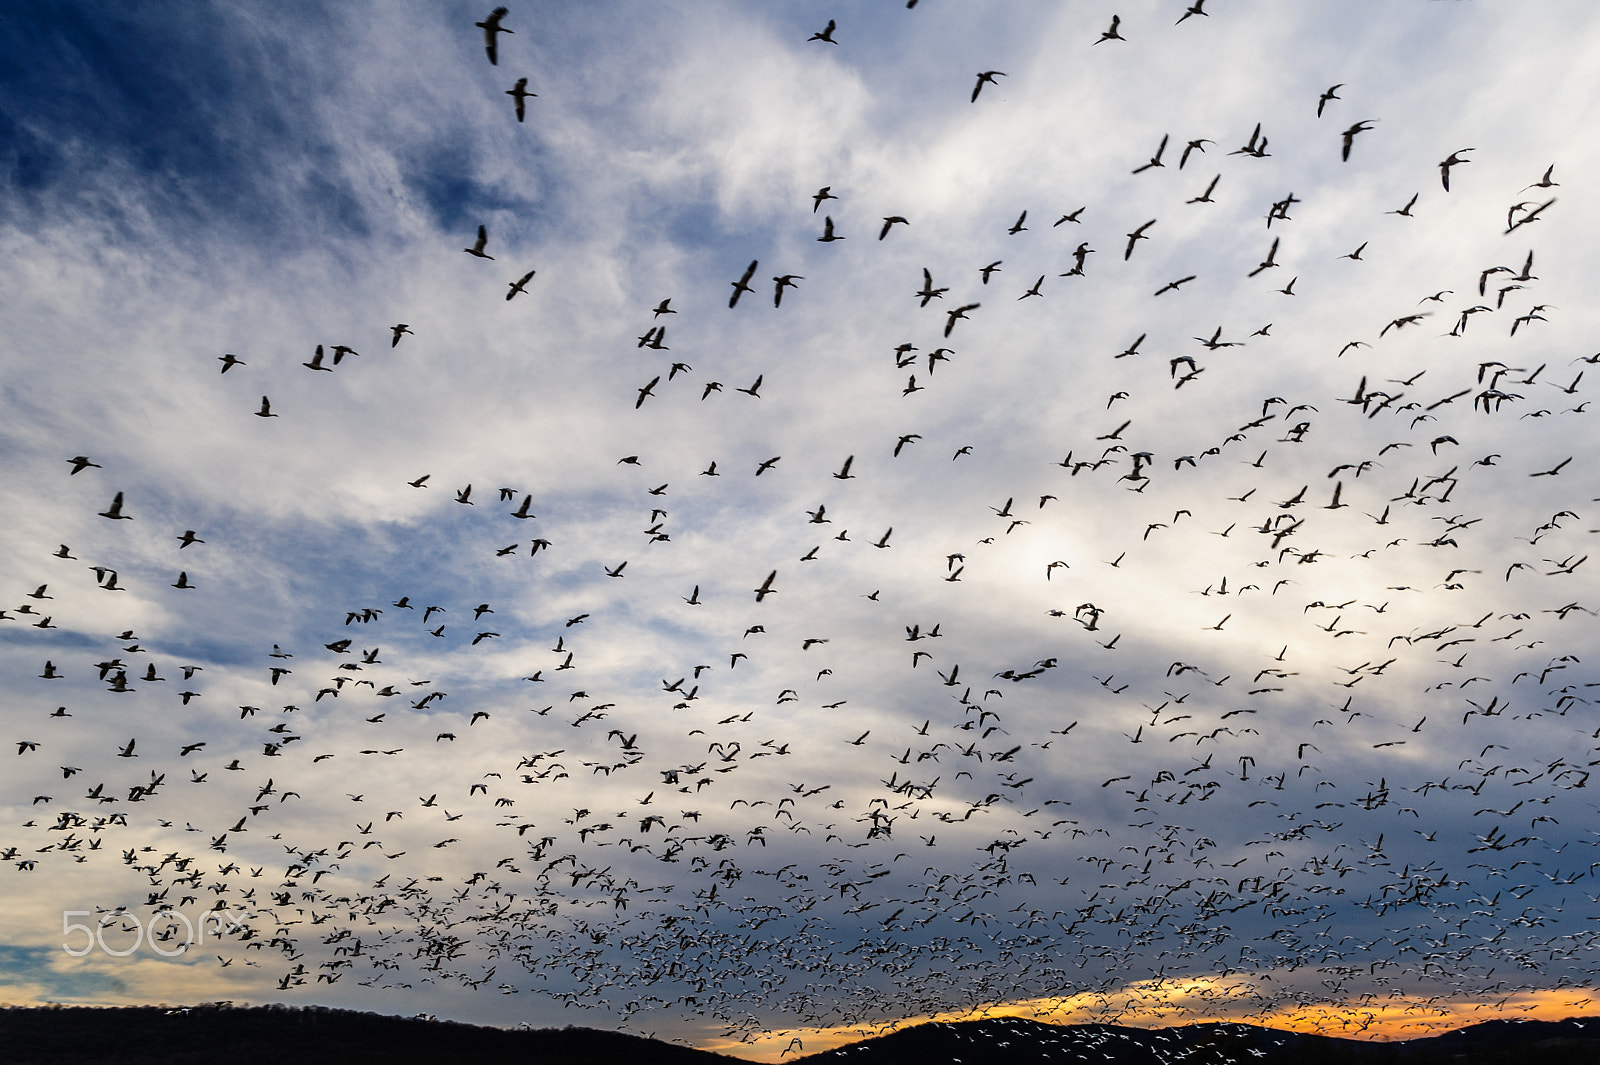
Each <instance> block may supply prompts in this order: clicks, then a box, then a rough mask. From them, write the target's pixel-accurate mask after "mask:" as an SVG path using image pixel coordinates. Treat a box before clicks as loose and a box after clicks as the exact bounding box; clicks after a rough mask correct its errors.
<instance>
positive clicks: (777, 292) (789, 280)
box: [772, 274, 805, 307]
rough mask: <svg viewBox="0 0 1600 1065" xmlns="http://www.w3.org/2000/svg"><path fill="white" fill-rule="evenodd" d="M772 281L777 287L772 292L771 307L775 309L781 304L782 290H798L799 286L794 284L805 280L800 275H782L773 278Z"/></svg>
mask: <svg viewBox="0 0 1600 1065" xmlns="http://www.w3.org/2000/svg"><path fill="white" fill-rule="evenodd" d="M772 280H773V282H774V283H776V285H777V287H776V288H774V289H773V290H772V305H773V306H774V307H777V306H780V305H781V304H782V303H783V290H784V289H786V288H799V287H800V286H799V285H797V284H795V282H796V281H804V280H805V278H804V277H803V276H802V275H800V274H784V275H783V276H782V277H775V278H773V279H772Z"/></svg>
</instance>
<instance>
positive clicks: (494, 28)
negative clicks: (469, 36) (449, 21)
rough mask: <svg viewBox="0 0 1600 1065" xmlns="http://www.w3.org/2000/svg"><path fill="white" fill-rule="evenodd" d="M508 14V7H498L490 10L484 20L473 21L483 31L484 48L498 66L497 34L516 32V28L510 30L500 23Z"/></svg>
mask: <svg viewBox="0 0 1600 1065" xmlns="http://www.w3.org/2000/svg"><path fill="white" fill-rule="evenodd" d="M507 14H509V12H508V10H507V9H506V8H503V7H497V8H495V9H494V10H493V11H491V12H489V17H488V18H486V19H484V20H483V21H482V22H475V23H473V25H475V26H477V27H478V28H479V29H481V30H482V31H483V50H484V51H485V52H486V53H488V56H489V62H490V63H491V64H494V65H496V66H498V65H499V63H500V48H499V43H498V39H497V38H496V36H495V35H496V34H500V33H513V32H515V31H514V30H508V29H506V28H505V27H504V26H502V25H500V20H501V19H503V18H505V17H506V15H507Z"/></svg>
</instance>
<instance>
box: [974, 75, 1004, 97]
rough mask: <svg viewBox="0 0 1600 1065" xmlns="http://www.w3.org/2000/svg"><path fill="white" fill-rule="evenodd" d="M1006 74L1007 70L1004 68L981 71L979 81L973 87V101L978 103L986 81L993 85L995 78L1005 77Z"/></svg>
mask: <svg viewBox="0 0 1600 1065" xmlns="http://www.w3.org/2000/svg"><path fill="white" fill-rule="evenodd" d="M1005 76H1006V74H1005V71H1003V70H985V71H983V72H982V73H980V74H979V75H978V83H977V84H976V85H974V86H973V87H972V100H971V102H972V103H977V102H978V94H979V93H980V92H982V91H983V86H984V84H985V83H988V84H990V85H993V84H994V83H995V81H994V79H995V78H1003V77H1005Z"/></svg>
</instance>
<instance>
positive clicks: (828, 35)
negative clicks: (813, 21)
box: [806, 19, 839, 44]
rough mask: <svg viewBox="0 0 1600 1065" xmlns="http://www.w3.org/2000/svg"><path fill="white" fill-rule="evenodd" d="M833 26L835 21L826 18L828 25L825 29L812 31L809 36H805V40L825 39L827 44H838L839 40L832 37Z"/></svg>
mask: <svg viewBox="0 0 1600 1065" xmlns="http://www.w3.org/2000/svg"><path fill="white" fill-rule="evenodd" d="M834 26H835V23H834V21H833V19H829V20H828V26H827V28H826V29H824V30H822V31H821V32H820V33H813V34H812V35H811V36H809V37H807V38H806V40H807V41H827V42H828V43H829V44H838V43H839V42H838V41H836V40H834V39H833V29H834Z"/></svg>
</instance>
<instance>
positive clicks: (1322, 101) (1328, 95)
mask: <svg viewBox="0 0 1600 1065" xmlns="http://www.w3.org/2000/svg"><path fill="white" fill-rule="evenodd" d="M1342 88H1344V82H1342V81H1341V82H1340V83H1339V84H1337V85H1334V86H1331V87H1330V88H1329V89H1328V91H1327V92H1325V93H1323V94H1322V95H1321V96H1319V97H1317V117H1318V118H1321V117H1322V109H1323V108H1324V107H1327V106H1328V101H1329V100H1340V99H1343V97H1341V96H1338V95H1335V94H1336V93H1337V92H1338V91H1339V90H1340V89H1342Z"/></svg>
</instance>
